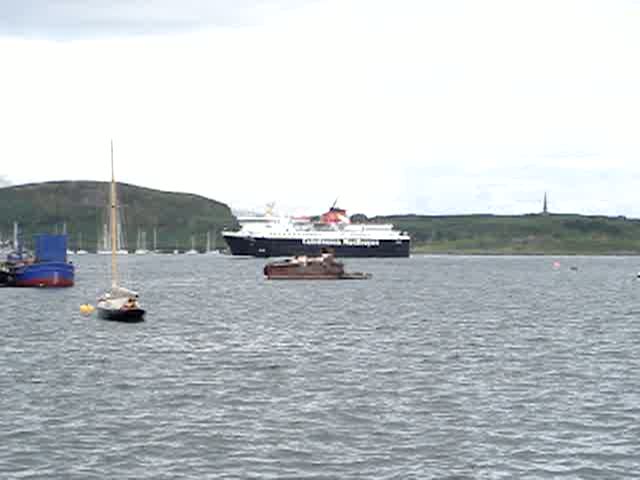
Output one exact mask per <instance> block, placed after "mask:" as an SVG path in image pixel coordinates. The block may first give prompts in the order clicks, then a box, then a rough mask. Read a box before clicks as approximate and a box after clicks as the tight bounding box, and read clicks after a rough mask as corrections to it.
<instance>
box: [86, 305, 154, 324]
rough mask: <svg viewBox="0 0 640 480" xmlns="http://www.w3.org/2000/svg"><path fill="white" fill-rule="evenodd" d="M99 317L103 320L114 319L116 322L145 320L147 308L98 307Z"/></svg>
mask: <svg viewBox="0 0 640 480" xmlns="http://www.w3.org/2000/svg"><path fill="white" fill-rule="evenodd" d="M97 311H98V317H100V318H101V319H103V320H113V321H115V322H129V323H135V322H143V321H144V314H145V313H146V312H145V310H143V309H142V308H130V309H126V310H123V309H109V308H100V307H98V308H97Z"/></svg>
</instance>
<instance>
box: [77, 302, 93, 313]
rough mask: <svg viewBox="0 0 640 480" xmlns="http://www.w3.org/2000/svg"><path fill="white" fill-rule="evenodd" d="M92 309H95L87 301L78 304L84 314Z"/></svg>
mask: <svg viewBox="0 0 640 480" xmlns="http://www.w3.org/2000/svg"><path fill="white" fill-rule="evenodd" d="M94 310H95V309H94V307H93V305H89V304H88V303H85V304H82V305H80V313H83V314H85V315H89V314H90V313H92V312H93V311H94Z"/></svg>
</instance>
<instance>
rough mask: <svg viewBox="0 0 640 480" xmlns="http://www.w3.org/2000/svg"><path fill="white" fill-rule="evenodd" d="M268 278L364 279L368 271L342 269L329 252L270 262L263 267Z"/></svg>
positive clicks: (369, 276)
mask: <svg viewBox="0 0 640 480" xmlns="http://www.w3.org/2000/svg"><path fill="white" fill-rule="evenodd" d="M264 275H265V276H266V277H267V278H268V279H269V280H366V279H369V278H371V274H370V273H362V272H351V273H347V272H345V271H344V265H343V264H342V262H339V261H338V260H336V258H335V256H334V255H333V254H331V253H322V254H321V255H318V256H295V257H292V258H288V259H286V260H279V261H275V262H270V263H268V264H267V265H265V267H264Z"/></svg>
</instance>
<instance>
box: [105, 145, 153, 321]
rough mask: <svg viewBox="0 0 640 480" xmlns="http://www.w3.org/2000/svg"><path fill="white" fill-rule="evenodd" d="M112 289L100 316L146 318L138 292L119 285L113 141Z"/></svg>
mask: <svg viewBox="0 0 640 480" xmlns="http://www.w3.org/2000/svg"><path fill="white" fill-rule="evenodd" d="M110 199H111V202H110V203H111V210H110V220H111V289H110V290H109V291H107V292H106V293H105V294H104V295H102V297H100V299H98V304H97V305H96V309H97V311H98V317H100V318H102V319H104V320H115V321H120V322H141V321H143V320H144V314H145V311H144V310H143V309H142V308H141V307H140V304H139V303H138V298H139V296H138V294H137V293H136V292H134V291H131V290H129V289H127V288H124V287H121V286H120V285H118V268H117V263H116V255H117V249H116V245H117V242H116V238H117V234H118V232H117V231H118V224H117V222H116V210H117V208H118V201H117V196H116V181H115V175H114V173H113V142H112V143H111V192H110Z"/></svg>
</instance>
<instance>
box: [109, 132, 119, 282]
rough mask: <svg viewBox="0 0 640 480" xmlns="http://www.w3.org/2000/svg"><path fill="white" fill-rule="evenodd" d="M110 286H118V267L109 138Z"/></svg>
mask: <svg viewBox="0 0 640 480" xmlns="http://www.w3.org/2000/svg"><path fill="white" fill-rule="evenodd" d="M110 220H111V288H116V287H117V286H118V267H117V266H116V244H117V241H116V238H117V237H116V235H117V232H116V177H115V173H114V171H113V140H111V218H110Z"/></svg>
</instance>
